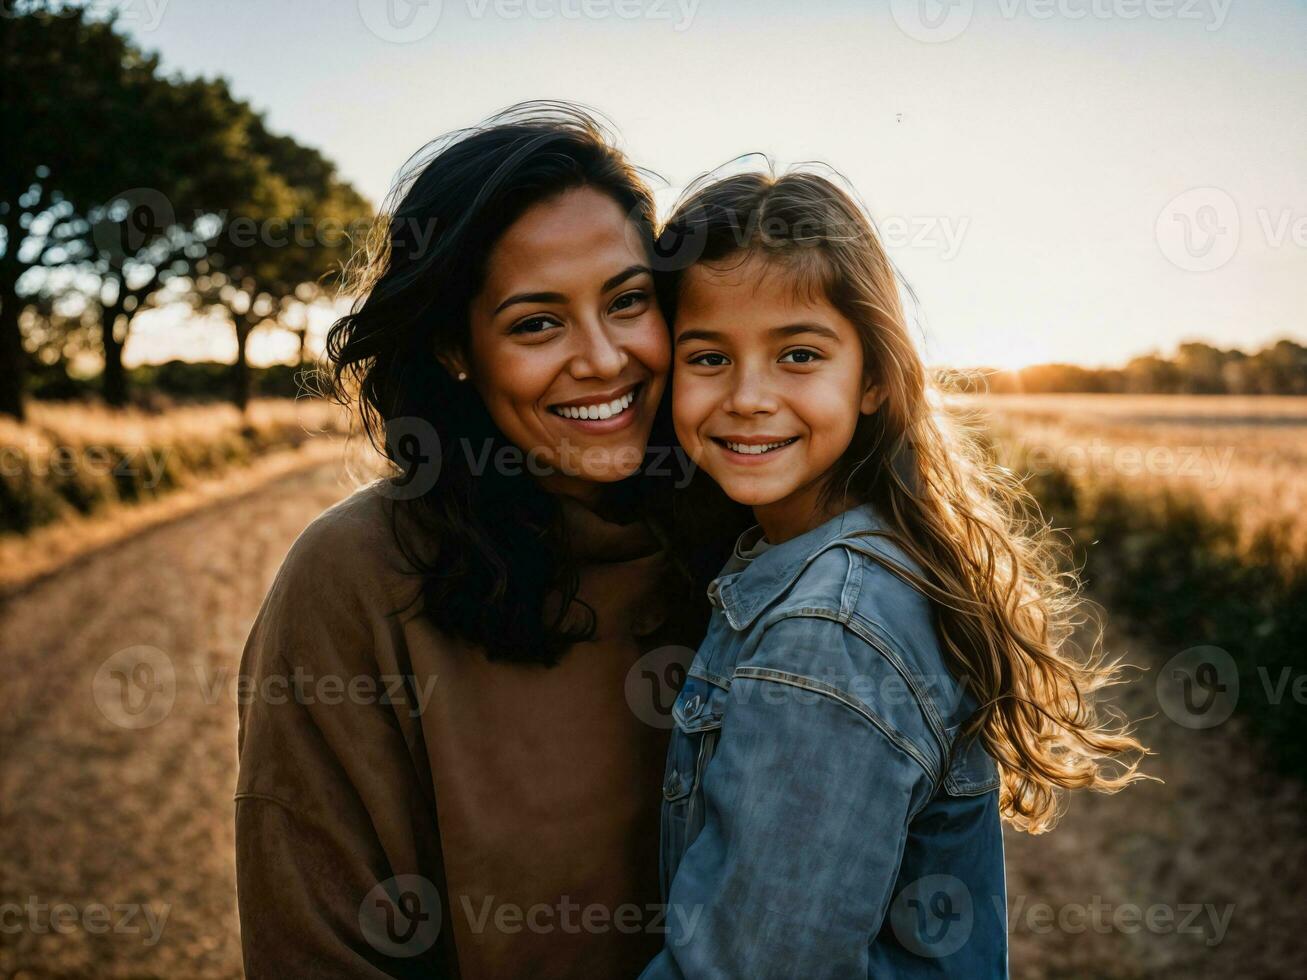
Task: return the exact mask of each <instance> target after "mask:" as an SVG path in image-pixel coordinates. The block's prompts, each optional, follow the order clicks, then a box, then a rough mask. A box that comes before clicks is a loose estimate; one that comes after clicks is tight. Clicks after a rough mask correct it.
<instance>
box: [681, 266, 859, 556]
mask: <svg viewBox="0 0 1307 980" xmlns="http://www.w3.org/2000/svg"><path fill="white" fill-rule="evenodd" d="M675 343H676V374H675V377H674V379H673V397H672V414H673V417H674V419H675V423H676V434H677V436H678V437H679V438H680V440H681V445H682V446H684V447H685V449H686V451H687V452H688V453H689V454H690V456H691V458H693V459H694V461H695V462H696V463H697V464H699V465H700V466H702V467H703V468H704V469H705V470H707V471H708V474H709V475H710V476H711V477H712V478H713V479H714V480H716V481H717V483H718V484H719V485H720V486H721V488H722V490H724V491H725V492H726V494H727V496H729V497H730V498H731V499H732V500H735V501H738V502H739V503H742V504H748V505H750V506H752V507H753V508H754V513H755V515H756V516H757V517H758V520H759V522H760V523H761V524H762V525H763V527H764V529H765V530H766V532H767V536H768V538H769V539H770V540H772V541H773V542H776V541H782V540H785V539H787V538H790V537H793V536H795V535H796V534H801V533H803V532H804V531H807V530H809V529H811V528H812V527H815V526H816V525H817V524H819V523H821V521H822V520H824V515H822V514H821V513H820V512H819V508H818V501H819V495H820V492H821V490H822V488H823V486H824V479H823V477H824V476H825V475H826V474H827V473H828V472H829V470H830V469H831V467H832V466H834V465H835V463H836V462H837V461H838V460H839V458H840V456H841V455H843V453H844V451H845V449H847V448H848V445H849V443H850V442H851V441H852V439H853V434H854V429H855V428H856V426H857V424H858V418H859V416H860V415H861V414H864V413H866V414H869V413H871V412H874V411H875V410H876V408H877V407H878V405H879V403H880V398H879V389H878V388H876V387H875V386H870V385H868V384H867V382H866V381H865V380H864V378H865V373H864V369H863V353H862V343H861V340H860V338H859V335H858V330H857V327H855V326H854V325H853V324H852V323H851V322H850V321H849V320H848V319H847V318H845V317H844V316H843V315H842V314H841V313H840V312H839V311H838V310H836V309H835V307H834V306H832V305H831V304H830V303H829V302H827V301H826V300H825V299H824V298H822V297H815V296H808V295H804V294H803V292H802V291H800V290H796V288H795V280H794V277H793V275H792V273H791V271H790V270H789V269H788V268H786V266H785V265H784V264H783V263H777V262H770V261H768V260H766V259H763V258H758V257H749V258H748V259H746V260H745V261H743V262H741V261H739V260H738V258H736V259H728V260H727V261H725V262H723V263H717V264H711V263H703V264H699V265H695V266H693V267H691V268H690V269H689V270H687V271H686V273H685V275H684V277H683V278H682V281H681V284H680V296H679V299H678V304H677V313H676V324H675Z"/></svg>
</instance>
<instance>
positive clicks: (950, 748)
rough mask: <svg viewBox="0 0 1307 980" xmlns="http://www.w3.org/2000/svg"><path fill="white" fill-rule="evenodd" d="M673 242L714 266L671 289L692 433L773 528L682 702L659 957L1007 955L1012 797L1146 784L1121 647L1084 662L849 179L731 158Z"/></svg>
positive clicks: (903, 964) (1024, 801)
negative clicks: (1121, 677)
mask: <svg viewBox="0 0 1307 980" xmlns="http://www.w3.org/2000/svg"><path fill="white" fill-rule="evenodd" d="M662 241H663V242H664V243H670V244H669V245H668V246H667V247H666V248H665V249H663V255H664V261H665V262H667V263H668V264H669V265H676V264H677V259H678V257H679V256H687V255H690V254H693V256H694V259H695V261H694V262H693V263H692V264H690V265H689V267H688V268H685V269H683V270H682V271H680V272H673V273H671V274H669V275H668V276H667V277H666V282H665V283H664V284H663V286H665V287H666V288H665V296H664V300H665V303H664V306H665V309H667V310H668V311H669V314H670V315H672V316H673V317H674V331H673V336H674V354H673V363H674V380H673V389H674V391H673V417H674V421H675V427H676V432H677V435H678V436H679V438H680V441H681V443H682V445H683V446H684V447H685V448H686V450H687V451H688V452H689V454H690V456H691V457H692V458H693V459H694V460H695V461H696V462H697V463H698V464H699V465H700V466H701V467H702V468H703V469H704V470H705V471H706V472H707V473H708V474H709V475H710V476H711V477H712V478H713V479H714V480H715V481H716V482H717V483H718V484H719V485H720V486H721V488H722V489H723V490H724V491H725V492H726V494H727V495H728V496H729V497H731V498H732V499H733V500H735V501H738V502H741V503H745V504H748V505H750V506H751V507H752V508H753V513H754V515H755V518H756V520H757V522H758V525H759V526H758V527H756V528H754V529H753V530H751V531H747V532H745V534H744V535H742V536H741V538H740V539H739V542H738V544H737V546H736V551H735V554H734V556H733V558H732V559H731V560H730V561H729V562H728V563H727V565H726V567H725V568H724V570H723V571H722V573H721V575H720V576H719V577H718V578H717V579H716V580H715V581H714V582H713V583H712V585H711V586H710V589H709V596H710V598H711V599H712V602H713V605H714V606H715V610H714V612H713V616H712V620H711V623H710V626H709V629H708V633H707V637H706V639H705V640H704V642H703V644H702V645H701V646H700V648H699V650H698V653H697V655H696V656H695V658H694V661H693V663H692V665H691V667H690V670H689V677H688V679H687V681H686V683H685V685H684V687H683V689H682V690H681V692H680V694H679V695H678V697H677V700H676V702H675V706H674V709H673V717H674V718H675V722H676V727H675V729H674V731H673V736H672V744H671V746H670V749H669V753H668V761H667V769H666V775H665V780H664V785H663V795H664V803H663V819H662V872H663V888H664V895H665V897H666V898H667V900H668V902H669V903H670V908H669V911H668V916H667V924H668V935H667V939H666V944H665V947H664V949H663V951H662V952H661V953H660V954H659V955H658V956H657V957H656V958H655V959H654V960H653V962H651V963H650V964H649V965H648V967H647V968H646V970H645V971H644V974H643V976H644V977H646V978H650V980H653V978H664V977H693V978H707V977H749V978H759V977H784V978H791V977H805V978H811V977H837V978H845V980H847V978H851V977H865V976H878V977H895V978H903V977H919V976H932V977H934V976H948V977H966V978H987V977H1003V976H1006V975H1007V943H1006V926H1005V909H1006V896H1005V889H1004V872H1003V840H1002V834H1001V830H1000V820H1001V819H1006V820H1008V821H1009V822H1010V823H1011V824H1012V825H1013V826H1015V827H1017V828H1020V829H1024V830H1028V831H1031V832H1036V833H1037V832H1040V831H1042V830H1045V829H1047V828H1048V827H1049V826H1051V824H1052V822H1053V820H1054V817H1055V810H1056V807H1057V791H1058V790H1059V789H1061V788H1070V787H1087V788H1092V789H1097V790H1101V791H1107V792H1111V791H1115V790H1118V789H1120V788H1121V787H1123V786H1125V785H1126V784H1127V783H1129V782H1130V781H1132V780H1134V779H1137V778H1141V777H1140V776H1139V775H1138V774H1137V773H1136V771H1135V766H1136V765H1137V762H1136V761H1135V760H1133V759H1125V760H1121V759H1118V757H1119V756H1121V755H1122V754H1123V753H1134V752H1137V751H1139V750H1140V749H1141V747H1140V746H1139V745H1138V743H1137V742H1136V741H1135V740H1134V739H1133V738H1131V737H1130V735H1129V734H1128V732H1127V731H1125V730H1123V729H1119V728H1112V727H1109V726H1107V725H1106V724H1105V723H1104V722H1103V721H1102V720H1101V719H1100V718H1099V716H1098V714H1097V713H1096V711H1095V709H1094V707H1093V705H1092V702H1091V699H1090V698H1091V695H1092V693H1093V692H1094V691H1095V690H1096V689H1098V688H1101V687H1102V686H1104V685H1105V684H1107V683H1109V682H1111V681H1112V680H1113V679H1114V676H1115V668H1114V666H1113V665H1110V664H1105V663H1104V662H1103V660H1102V658H1101V656H1091V657H1087V658H1081V657H1077V656H1076V654H1075V651H1074V650H1073V648H1072V646H1071V643H1070V633H1071V629H1072V625H1073V622H1072V617H1073V613H1072V609H1073V605H1074V604H1073V600H1074V596H1073V595H1072V593H1071V592H1070V591H1069V590H1068V588H1067V586H1066V585H1065V584H1064V580H1063V579H1062V578H1061V577H1060V576H1059V575H1058V573H1057V571H1056V565H1055V563H1054V560H1053V557H1054V556H1053V553H1052V551H1051V549H1050V547H1049V545H1048V542H1047V540H1046V537H1045V534H1044V532H1043V531H1041V529H1040V528H1039V527H1037V526H1034V525H1027V523H1026V522H1025V521H1024V520H1023V517H1022V515H1023V514H1025V513H1028V511H1027V510H1026V509H1025V506H1024V505H1025V503H1026V502H1025V500H1024V499H1023V497H1022V496H1021V493H1020V488H1019V485H1017V484H1015V483H1013V482H1011V481H1010V480H1008V479H1005V478H1004V477H1003V476H1002V475H1001V471H999V470H997V469H996V468H995V467H994V466H992V465H991V464H989V463H988V462H987V461H986V459H985V457H984V456H983V454H982V453H981V452H980V451H979V449H978V448H977V446H976V444H975V443H973V442H971V441H968V440H967V439H965V438H963V437H962V435H961V434H960V433H959V432H956V431H953V430H952V429H951V428H950V426H949V425H948V424H947V423H946V420H945V419H944V418H942V417H941V416H940V415H939V414H937V413H936V412H934V411H932V409H931V407H930V403H929V401H928V384H927V380H926V374H925V371H924V369H923V366H922V364H921V361H920V359H919V357H918V355H917V353H916V351H915V349H914V347H913V344H912V343H911V341H910V338H909V335H908V332H907V329H906V327H905V323H904V316H903V313H902V310H901V307H900V302H899V298H898V291H897V288H896V281H895V276H894V274H893V270H892V267H891V264H890V262H889V259H888V258H887V257H886V255H885V252H884V250H883V249H882V247H881V244H880V242H879V241H878V240H877V237H876V234H875V232H874V231H873V228H872V226H871V224H870V222H869V220H868V219H867V218H866V217H865V216H864V214H863V212H862V211H861V210H860V208H859V207H858V206H857V205H856V204H855V202H854V201H853V199H852V198H851V197H850V196H849V195H848V194H846V193H844V192H843V191H841V190H840V189H839V188H838V187H837V186H836V185H835V184H833V183H832V182H830V181H829V180H827V179H825V178H823V177H820V176H815V175H809V174H793V175H788V176H785V177H782V178H780V179H775V178H771V177H768V176H763V175H757V174H747V175H742V176H735V177H730V178H727V179H724V180H721V181H719V182H717V183H712V184H710V185H708V186H706V187H703V188H702V189H700V190H698V191H697V192H695V193H692V194H691V196H690V197H689V198H688V200H686V201H685V202H684V203H683V204H682V205H681V206H680V208H679V209H678V211H677V213H676V215H675V216H674V217H673V218H672V220H671V221H670V222H669V226H668V232H667V234H666V235H665V236H664V238H663V239H662ZM660 288H661V287H660ZM1114 762H1118V763H1119V768H1112V769H1109V768H1108V767H1109V766H1110V765H1112V764H1113V763H1114Z"/></svg>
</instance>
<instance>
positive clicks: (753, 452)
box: [726, 439, 794, 456]
mask: <svg viewBox="0 0 1307 980" xmlns="http://www.w3.org/2000/svg"><path fill="white" fill-rule="evenodd" d="M793 441H794V440H793V439H785V440H782V441H781V442H767V443H762V444H761V445H750V444H748V443H743V442H730V441H728V442H727V443H726V448H728V449H730V450H731V452H736V453H743V454H744V455H746V456H757V455H760V454H761V453H769V452H771V451H772V450H773V449H779V448H780V447H781V446H788V445H789V444H790V443H791V442H793Z"/></svg>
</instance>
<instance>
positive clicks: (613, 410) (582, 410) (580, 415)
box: [554, 391, 635, 419]
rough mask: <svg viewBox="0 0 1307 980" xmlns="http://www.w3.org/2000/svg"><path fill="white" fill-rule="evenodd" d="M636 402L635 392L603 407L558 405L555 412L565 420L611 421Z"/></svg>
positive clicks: (630, 392)
mask: <svg viewBox="0 0 1307 980" xmlns="http://www.w3.org/2000/svg"><path fill="white" fill-rule="evenodd" d="M634 401H635V392H634V391H628V392H627V393H626V394H625V395H623V396H622V397H621V398H614V399H613V400H612V401H610V402H604V403H603V404H602V405H581V406H579V407H578V406H576V405H557V406H555V407H554V411H555V412H557V413H558V414H559V415H561V416H562V417H563V418H565V419H610V418H612V417H613V416H614V415H620V414H621V413H622V412H625V411H626V410H627V409H628V408H630V407H631V403H632V402H634Z"/></svg>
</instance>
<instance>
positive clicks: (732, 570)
mask: <svg viewBox="0 0 1307 980" xmlns="http://www.w3.org/2000/svg"><path fill="white" fill-rule="evenodd" d="M885 529H886V525H885V522H884V521H883V520H882V519H881V518H880V516H879V515H878V514H877V513H876V512H875V510H874V509H873V508H872V507H871V506H870V505H869V504H863V505H862V506H859V507H854V508H852V509H851V510H846V511H845V512H844V513H842V514H840V515H839V516H838V517H834V518H831V519H830V520H829V521H827V522H826V523H825V524H822V525H820V526H818V527H815V528H813V529H812V530H811V531H808V532H807V533H806V534H800V535H799V536H798V537H797V538H791V539H790V540H788V541H783V542H781V543H780V544H777V545H773V546H772V547H770V548H768V549H767V550H766V551H764V552H763V553H762V554H761V555H759V556H758V557H757V558H754V559H753V560H752V561H747V562H746V561H742V560H740V559H739V558H738V557H734V556H732V558H731V560H730V561H729V562H727V564H726V567H725V569H723V571H722V574H721V575H719V576H718V577H717V578H715V579H713V581H712V583H711V584H710V585H709V586H708V598H709V599H711V600H712V602H713V604H714V605H717V606H719V607H721V609H722V611H723V612H724V613H725V614H726V619H727V621H728V622H729V623H730V624H731V628H732V629H736V630H743V629H747V628H748V627H749V626H750V625H751V624H752V623H753V621H754V620H755V619H756V618H757V617H758V615H759V614H760V613H761V612H762V611H763V610H765V609H767V608H768V607H769V606H770V605H772V604H773V603H774V602H775V601H776V600H777V599H778V598H780V596H782V595H783V594H784V593H785V592H786V591H787V590H788V589H789V588H790V586H791V585H793V584H794V582H795V580H796V579H797V578H798V577H799V576H800V575H801V574H802V573H803V570H804V569H805V568H807V567H808V565H809V563H811V562H812V560H813V559H814V558H816V557H817V556H818V555H820V554H821V553H822V552H824V551H828V550H830V549H831V548H834V547H838V546H839V545H841V544H843V543H844V542H846V541H848V540H850V539H852V538H855V537H859V536H861V535H865V534H866V533H867V532H868V531H884V530H885ZM758 534H759V530H758V527H757V525H755V526H754V527H752V528H750V529H749V530H747V531H745V532H744V533H743V534H742V535H740V538H739V541H738V542H737V543H736V546H735V550H736V552H739V551H740V550H742V549H743V547H744V546H745V542H746V541H756V540H757V536H758ZM876 541H877V539H876V538H874V537H872V538H868V537H863V538H862V540H861V541H860V542H859V545H860V547H864V548H865V547H871V548H877V549H878V550H879V549H880V548H882V547H883V546H880V545H878V544H876V543H874V542H876Z"/></svg>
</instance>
